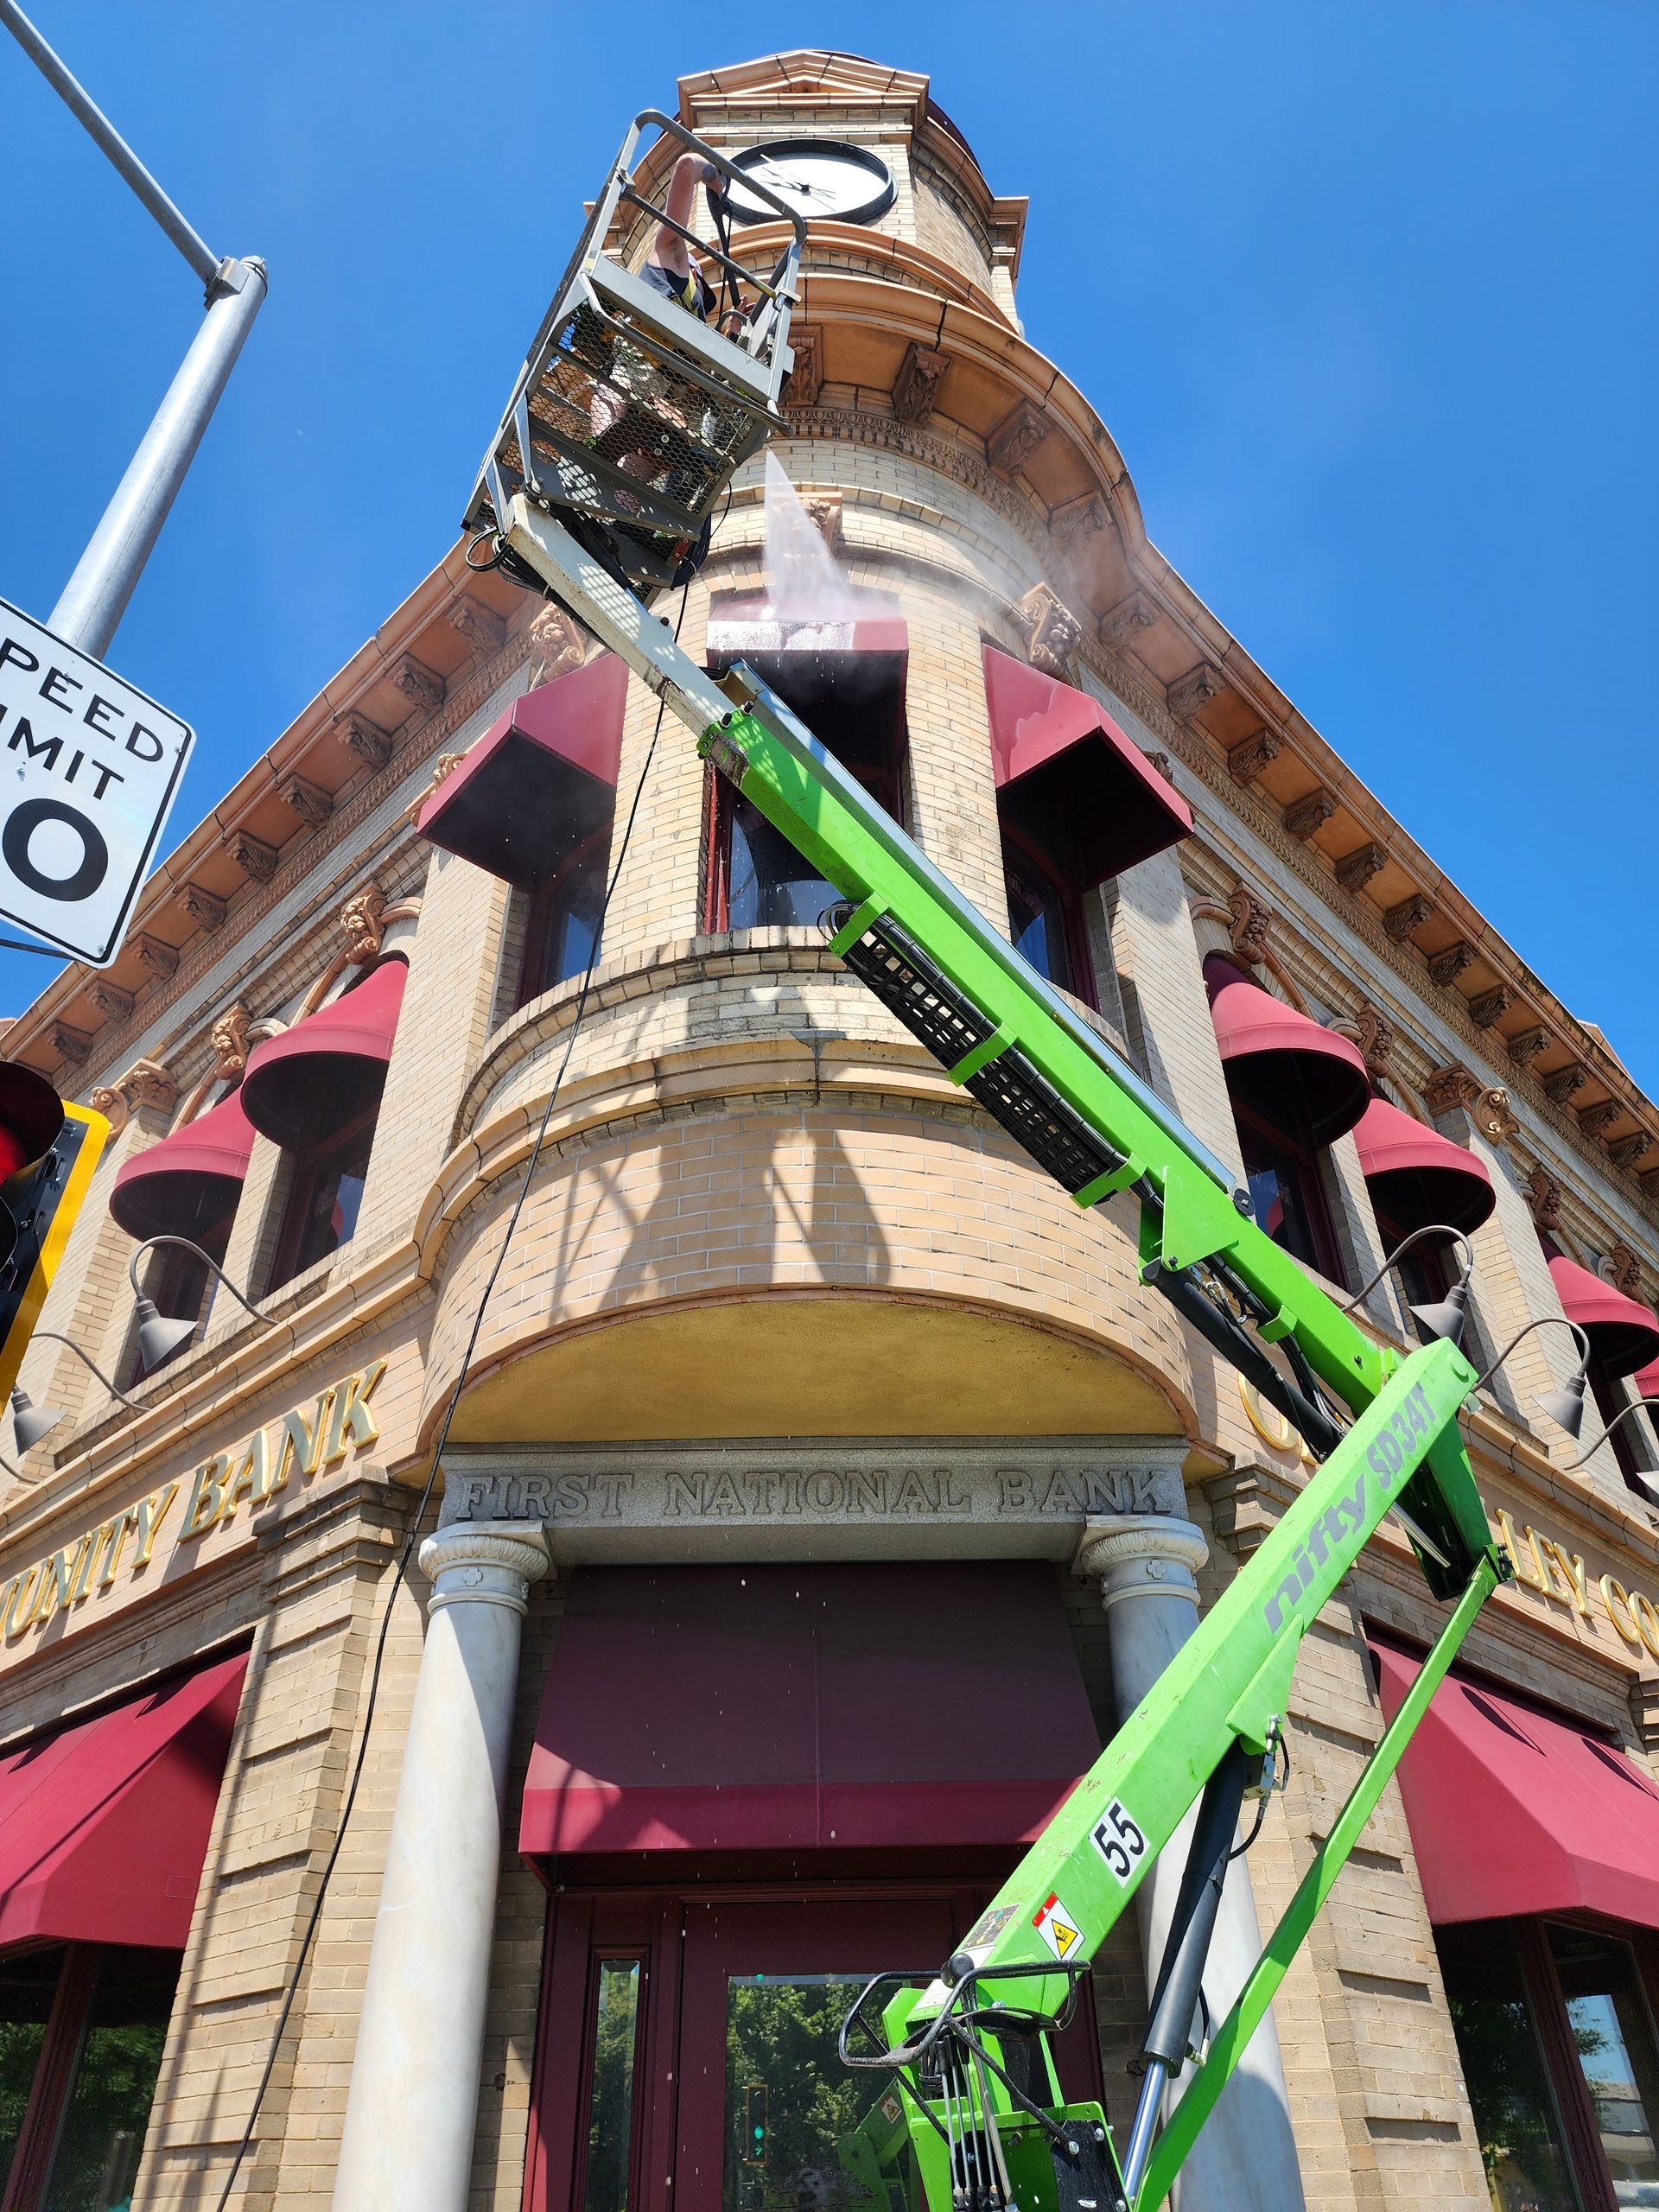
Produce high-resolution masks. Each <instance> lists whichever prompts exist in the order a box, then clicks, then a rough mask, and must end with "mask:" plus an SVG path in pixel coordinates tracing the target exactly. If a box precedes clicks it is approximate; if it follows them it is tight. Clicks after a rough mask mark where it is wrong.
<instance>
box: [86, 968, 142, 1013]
mask: <svg viewBox="0 0 1659 2212" xmlns="http://www.w3.org/2000/svg"><path fill="white" fill-rule="evenodd" d="M86 995H87V997H88V998H89V999H91V1001H92V1004H93V1005H94V1006H95V1007H97V1008H98V1010H99V1013H100V1014H102V1015H103V1016H104V1019H105V1020H106V1021H124V1020H126V1019H127V1017H128V1015H129V1014H130V1013H131V1012H132V1006H133V994H132V993H131V992H130V991H124V990H123V989H122V988H121V986H120V984H119V983H112V982H111V981H110V979H109V977H108V976H93V978H92V982H90V983H89V984H88V985H87V987H86Z"/></svg>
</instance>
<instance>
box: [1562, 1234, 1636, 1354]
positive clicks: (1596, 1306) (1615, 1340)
mask: <svg viewBox="0 0 1659 2212" xmlns="http://www.w3.org/2000/svg"><path fill="white" fill-rule="evenodd" d="M1549 1278H1550V1281H1552V1282H1553V1283H1554V1286H1555V1295H1556V1296H1557V1298H1559V1299H1560V1301H1561V1311H1562V1313H1565V1314H1566V1316H1567V1319H1568V1320H1569V1321H1576V1322H1577V1323H1578V1325H1579V1326H1580V1328H1581V1329H1582V1330H1583V1331H1584V1333H1585V1334H1586V1336H1587V1337H1588V1338H1589V1339H1590V1350H1591V1352H1592V1356H1593V1357H1595V1358H1597V1359H1599V1361H1600V1362H1601V1363H1602V1365H1603V1366H1604V1367H1605V1369H1606V1370H1607V1371H1608V1373H1609V1374H1610V1375H1630V1374H1633V1373H1634V1372H1635V1370H1637V1368H1638V1367H1645V1366H1646V1364H1647V1363H1648V1362H1649V1360H1651V1359H1653V1358H1655V1357H1659V1320H1656V1319H1655V1318H1654V1316H1653V1315H1652V1314H1651V1313H1649V1311H1648V1309H1647V1307H1646V1306H1638V1305H1637V1302H1636V1300H1634V1299H1633V1298H1626V1297H1625V1295H1624V1292H1623V1291H1622V1290H1615V1289H1614V1288H1613V1286H1612V1285H1611V1283H1610V1282H1604V1281H1602V1279H1601V1277H1600V1276H1599V1275H1592V1274H1591V1272H1590V1270H1589V1268H1581V1267H1580V1265H1579V1263H1578V1262H1577V1261H1576V1260H1568V1259H1565V1258H1563V1257H1562V1256H1561V1255H1560V1253H1557V1254H1555V1255H1554V1257H1553V1258H1552V1259H1551V1261H1550V1263H1549Z"/></svg>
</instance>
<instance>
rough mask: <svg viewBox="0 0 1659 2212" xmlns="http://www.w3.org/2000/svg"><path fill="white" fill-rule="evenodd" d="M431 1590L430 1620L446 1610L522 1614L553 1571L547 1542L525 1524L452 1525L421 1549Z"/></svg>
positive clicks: (521, 1522) (471, 1523)
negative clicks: (534, 1586)
mask: <svg viewBox="0 0 1659 2212" xmlns="http://www.w3.org/2000/svg"><path fill="white" fill-rule="evenodd" d="M420 1561H421V1572H422V1573H423V1574H425V1575H426V1576H428V1577H429V1580H430V1581H431V1584H432V1595H431V1598H430V1599H429V1601H428V1604H427V1608H426V1610H427V1611H428V1613H429V1614H430V1613H435V1612H437V1611H439V1610H440V1609H441V1608H442V1606H445V1605H505V1606H507V1607H509V1608H510V1609H511V1610H512V1611H513V1612H515V1613H523V1612H524V1611H528V1609H529V1605H530V1586H531V1583H532V1582H537V1581H539V1580H541V1578H542V1576H543V1575H544V1574H546V1573H548V1572H549V1571H550V1568H551V1566H552V1560H551V1559H550V1556H549V1554H548V1548H547V1540H546V1538H545V1537H544V1536H543V1535H542V1532H541V1531H540V1529H536V1528H534V1527H533V1525H530V1524H526V1523H525V1522H523V1521H452V1522H449V1524H448V1527H447V1528H442V1529H438V1530H437V1531H436V1532H435V1534H434V1535H430V1536H429V1537H428V1538H427V1539H426V1541H425V1542H424V1543H423V1545H422V1546H421V1550H420Z"/></svg>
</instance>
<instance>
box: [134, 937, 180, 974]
mask: <svg viewBox="0 0 1659 2212" xmlns="http://www.w3.org/2000/svg"><path fill="white" fill-rule="evenodd" d="M127 950H128V951H129V952H130V953H131V954H132V956H133V957H134V958H135V959H136V960H137V963H138V965H139V966H140V967H141V968H142V969H143V971H144V973H145V974H146V975H147V976H154V977H155V978H156V982H158V983H165V982H167V981H168V978H169V977H170V976H173V974H174V973H175V971H176V969H177V968H178V964H179V953H178V947H177V946H176V945H172V944H168V943H167V942H166V940H165V939H164V938H159V937H151V935H150V934H149V931H148V930H135V931H133V933H132V935H131V936H130V938H128V939H127Z"/></svg>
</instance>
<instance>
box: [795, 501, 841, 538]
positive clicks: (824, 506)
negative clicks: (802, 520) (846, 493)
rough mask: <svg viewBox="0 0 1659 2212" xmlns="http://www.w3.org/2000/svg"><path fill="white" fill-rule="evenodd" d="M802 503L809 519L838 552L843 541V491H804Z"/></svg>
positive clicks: (821, 535) (819, 533)
mask: <svg viewBox="0 0 1659 2212" xmlns="http://www.w3.org/2000/svg"><path fill="white" fill-rule="evenodd" d="M801 505H802V506H803V507H804V508H805V510H806V518H807V520H808V521H809V522H810V524H811V525H812V527H813V529H814V530H816V531H817V533H818V536H819V537H821V538H822V539H823V542H824V543H825V544H826V545H827V546H828V547H829V550H830V551H831V552H832V553H838V552H839V551H840V550H841V547H842V542H843V531H842V510H841V493H839V492H804V493H802V494H801Z"/></svg>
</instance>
